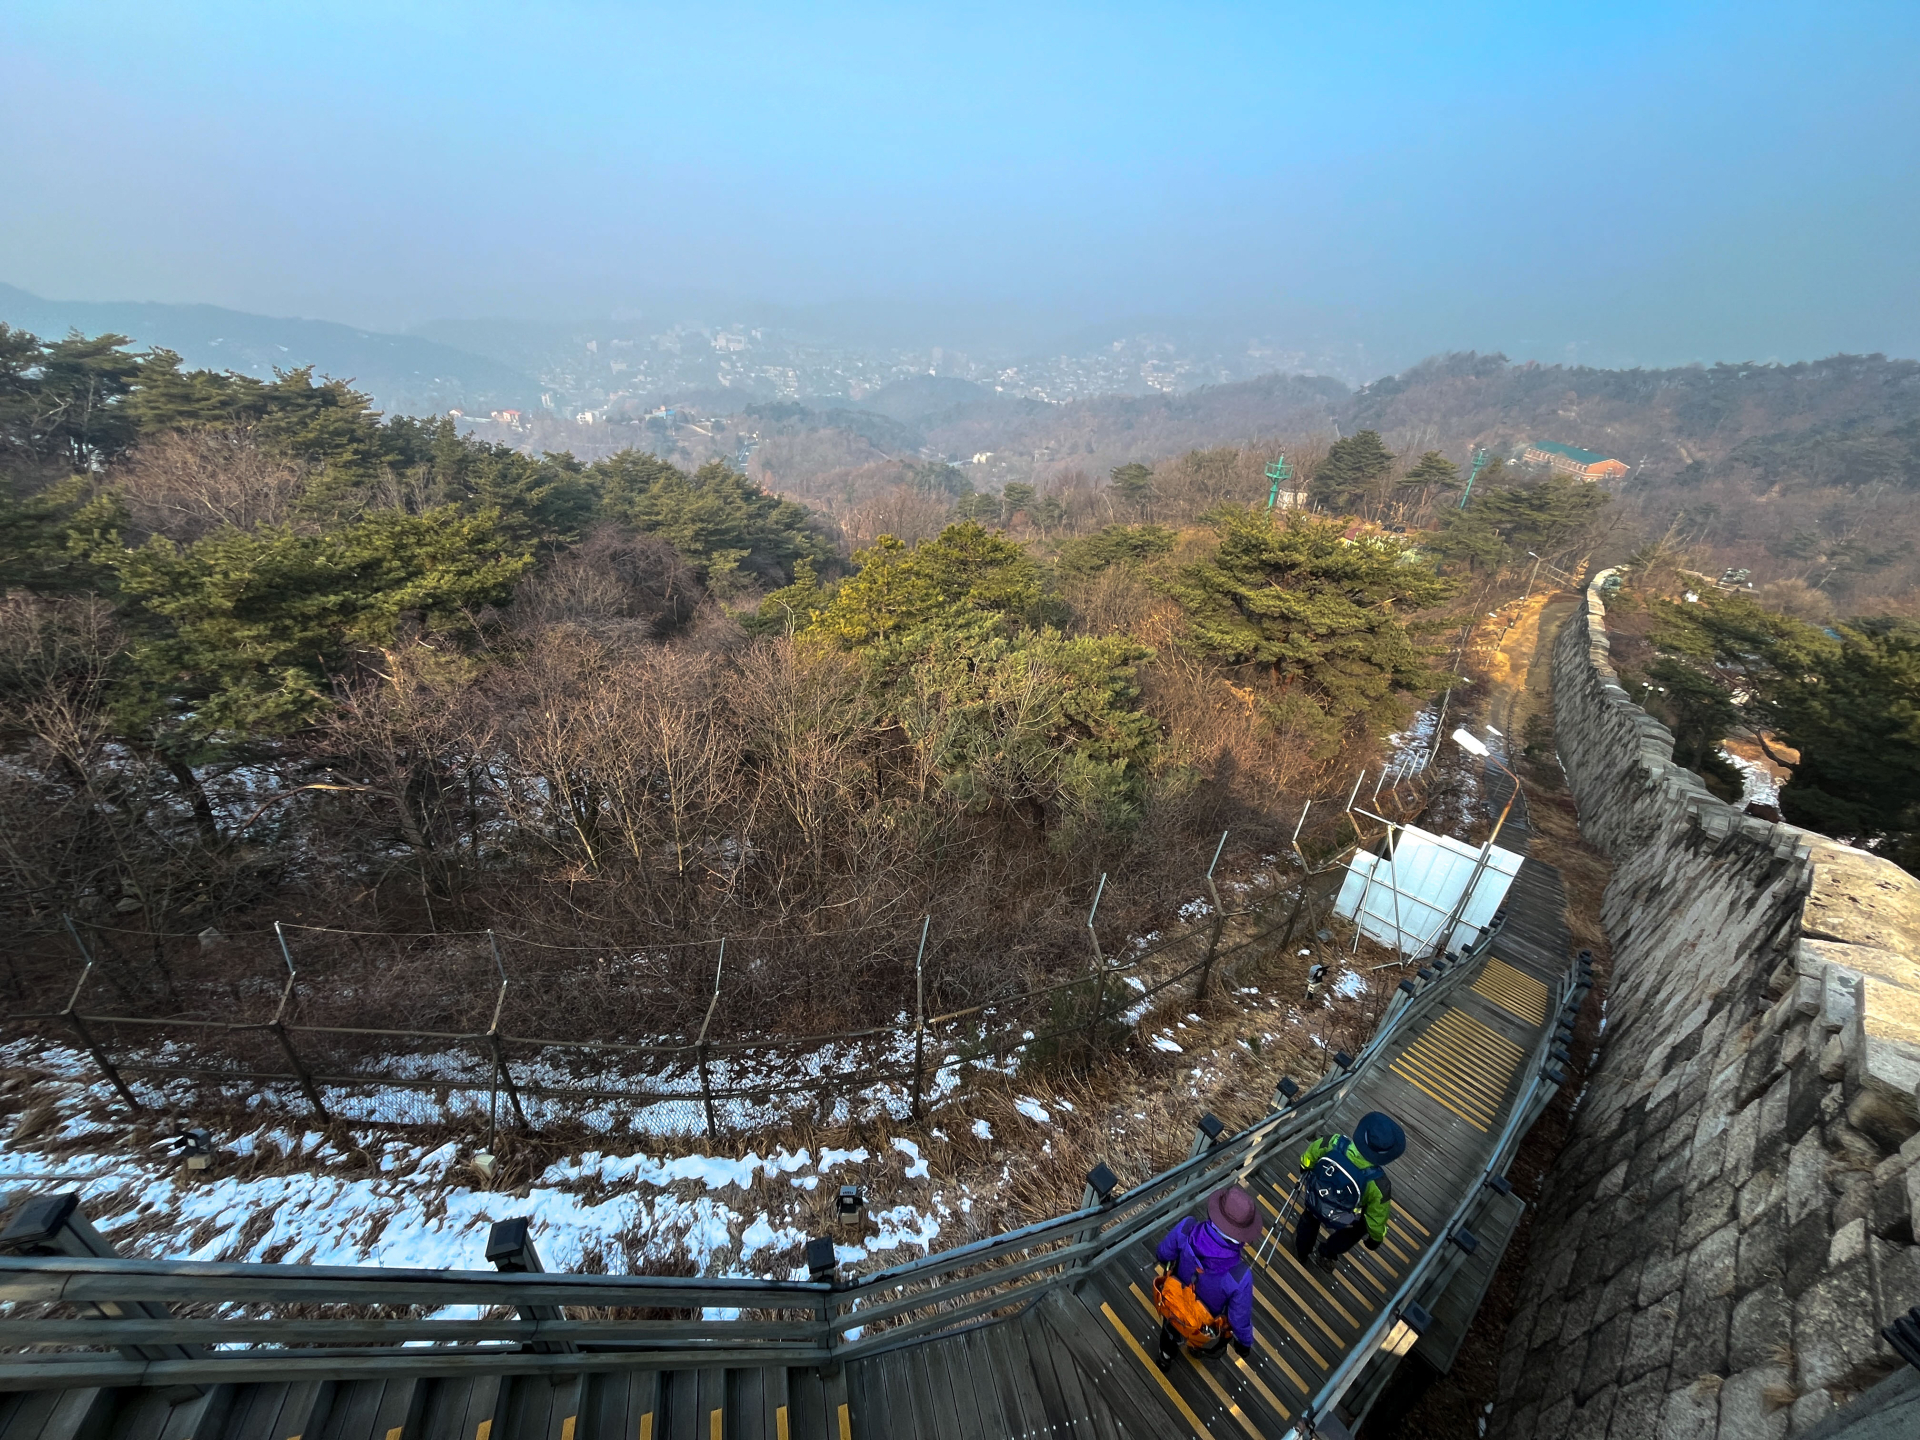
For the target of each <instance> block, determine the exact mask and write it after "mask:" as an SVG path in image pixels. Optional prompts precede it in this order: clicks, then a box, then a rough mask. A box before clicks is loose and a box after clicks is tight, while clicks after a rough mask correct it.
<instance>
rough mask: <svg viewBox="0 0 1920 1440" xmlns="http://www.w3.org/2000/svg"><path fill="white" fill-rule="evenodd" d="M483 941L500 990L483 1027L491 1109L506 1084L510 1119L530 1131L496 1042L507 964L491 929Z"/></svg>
mask: <svg viewBox="0 0 1920 1440" xmlns="http://www.w3.org/2000/svg"><path fill="white" fill-rule="evenodd" d="M487 944H488V945H490V946H492V947H493V968H494V970H495V971H497V972H498V974H499V976H500V991H499V994H497V995H496V996H495V997H494V1001H493V1023H491V1024H490V1025H488V1026H487V1048H488V1050H490V1051H491V1052H492V1054H493V1083H494V1099H493V1108H494V1109H495V1110H496V1111H497V1110H498V1109H499V1105H500V1087H501V1086H502V1085H504V1086H506V1089H507V1099H508V1100H509V1101H511V1102H512V1104H513V1118H514V1119H515V1120H518V1121H519V1122H520V1128H521V1129H522V1130H531V1129H532V1128H533V1127H532V1126H531V1125H529V1124H528V1123H527V1112H526V1110H525V1109H524V1108H522V1106H521V1104H520V1092H519V1090H518V1089H516V1088H515V1086H514V1083H513V1074H512V1072H510V1071H509V1070H508V1069H507V1055H506V1051H505V1050H504V1049H503V1048H502V1047H501V1045H500V1015H501V1012H502V1011H504V1010H505V1009H506V1008H507V967H506V966H505V965H503V964H502V963H501V962H500V942H499V940H497V939H496V938H495V937H494V933H493V931H492V930H488V931H487ZM495 1124H496V1118H495V1117H489V1119H488V1122H487V1148H488V1149H489V1150H491V1149H492V1148H493V1141H494V1131H495Z"/></svg>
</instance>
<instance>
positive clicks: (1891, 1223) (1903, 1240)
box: [1867, 1173, 1917, 1245]
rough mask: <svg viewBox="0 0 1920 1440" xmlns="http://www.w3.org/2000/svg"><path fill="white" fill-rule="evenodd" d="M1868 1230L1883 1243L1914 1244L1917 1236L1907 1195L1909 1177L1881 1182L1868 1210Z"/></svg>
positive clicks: (1896, 1177) (1873, 1193) (1911, 1207)
mask: <svg viewBox="0 0 1920 1440" xmlns="http://www.w3.org/2000/svg"><path fill="white" fill-rule="evenodd" d="M1867 1228H1868V1229H1869V1230H1871V1231H1872V1232H1873V1233H1874V1234H1876V1235H1878V1236H1879V1237H1880V1238H1881V1239H1882V1240H1892V1241H1894V1242H1896V1243H1898V1244H1901V1245H1911V1244H1912V1243H1913V1241H1914V1237H1915V1234H1916V1233H1917V1232H1916V1231H1915V1230H1914V1228H1913V1206H1912V1204H1911V1201H1910V1200H1909V1197H1908V1195H1907V1176H1906V1174H1904V1173H1902V1174H1896V1175H1892V1176H1889V1177H1888V1178H1886V1179H1884V1180H1880V1181H1878V1182H1877V1183H1876V1184H1875V1185H1874V1186H1873V1190H1872V1198H1871V1202H1870V1203H1869V1205H1868V1207H1867Z"/></svg>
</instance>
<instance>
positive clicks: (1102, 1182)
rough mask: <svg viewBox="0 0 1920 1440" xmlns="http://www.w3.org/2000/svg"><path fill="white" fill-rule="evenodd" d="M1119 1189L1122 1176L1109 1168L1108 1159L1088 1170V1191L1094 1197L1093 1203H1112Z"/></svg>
mask: <svg viewBox="0 0 1920 1440" xmlns="http://www.w3.org/2000/svg"><path fill="white" fill-rule="evenodd" d="M1119 1189H1120V1177H1119V1176H1118V1175H1116V1174H1114V1173H1113V1171H1111V1170H1109V1169H1108V1168H1107V1162H1106V1161H1104V1160H1102V1161H1101V1162H1100V1163H1099V1164H1098V1165H1095V1166H1094V1167H1093V1169H1091V1170H1089V1171H1088V1172H1087V1193H1088V1194H1089V1195H1091V1196H1092V1197H1093V1202H1092V1203H1093V1204H1095V1205H1110V1204H1112V1203H1113V1197H1114V1195H1115V1194H1116V1193H1118V1191H1119ZM1082 1208H1084V1207H1082Z"/></svg>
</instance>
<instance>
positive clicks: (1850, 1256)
mask: <svg viewBox="0 0 1920 1440" xmlns="http://www.w3.org/2000/svg"><path fill="white" fill-rule="evenodd" d="M1866 1253H1867V1222H1866V1221H1865V1220H1850V1221H1848V1222H1847V1223H1846V1224H1845V1225H1842V1226H1841V1227H1840V1228H1839V1229H1838V1230H1836V1231H1834V1232H1833V1239H1832V1240H1830V1241H1828V1242H1827V1268H1828V1269H1829V1270H1838V1269H1839V1268H1840V1267H1841V1266H1842V1265H1851V1264H1852V1263H1853V1262H1854V1261H1856V1260H1861V1259H1864V1258H1866Z"/></svg>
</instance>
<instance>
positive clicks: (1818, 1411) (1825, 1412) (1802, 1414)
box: [1787, 1390, 1834, 1437]
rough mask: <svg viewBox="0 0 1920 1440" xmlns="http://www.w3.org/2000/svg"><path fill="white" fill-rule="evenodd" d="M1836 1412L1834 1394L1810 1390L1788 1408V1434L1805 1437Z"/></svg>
mask: <svg viewBox="0 0 1920 1440" xmlns="http://www.w3.org/2000/svg"><path fill="white" fill-rule="evenodd" d="M1833 1411H1834V1403H1833V1393H1832V1392H1831V1391H1828V1390H1810V1391H1808V1392H1807V1393H1806V1394H1805V1395H1802V1396H1801V1397H1800V1398H1799V1399H1798V1400H1796V1401H1794V1402H1793V1404H1792V1405H1790V1406H1788V1407H1787V1434H1788V1436H1789V1437H1792V1436H1795V1435H1804V1434H1806V1433H1807V1431H1809V1430H1811V1429H1812V1428H1813V1427H1814V1426H1816V1425H1818V1424H1819V1423H1820V1422H1821V1421H1822V1420H1824V1419H1826V1418H1827V1417H1828V1416H1829V1415H1831V1414H1832V1413H1833Z"/></svg>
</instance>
